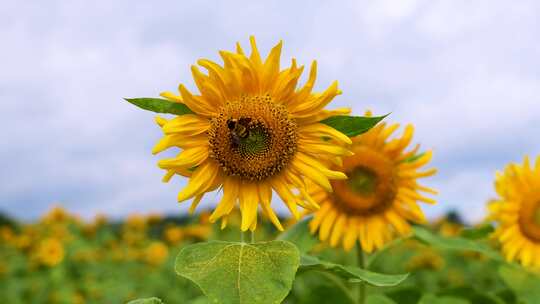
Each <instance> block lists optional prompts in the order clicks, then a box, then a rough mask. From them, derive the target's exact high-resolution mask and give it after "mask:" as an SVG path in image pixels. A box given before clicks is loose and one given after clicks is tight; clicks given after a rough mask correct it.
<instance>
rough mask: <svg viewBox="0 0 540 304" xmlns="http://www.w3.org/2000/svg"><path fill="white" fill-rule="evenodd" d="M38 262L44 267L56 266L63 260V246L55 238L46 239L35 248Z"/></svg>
mask: <svg viewBox="0 0 540 304" xmlns="http://www.w3.org/2000/svg"><path fill="white" fill-rule="evenodd" d="M36 258H37V260H38V262H40V263H41V264H43V265H46V266H50V267H53V266H56V265H58V264H60V263H61V262H62V260H63V259H64V246H63V245H62V243H61V242H60V241H59V240H57V239H55V238H47V239H44V240H42V241H41V242H40V244H39V246H38V248H37V256H36Z"/></svg>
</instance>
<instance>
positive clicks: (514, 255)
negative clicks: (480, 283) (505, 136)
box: [488, 156, 540, 269]
mask: <svg viewBox="0 0 540 304" xmlns="http://www.w3.org/2000/svg"><path fill="white" fill-rule="evenodd" d="M495 189H496V191H497V193H498V195H499V198H498V199H497V200H494V201H492V202H491V203H490V204H489V205H488V209H489V211H490V216H489V218H490V219H491V220H494V221H496V222H497V224H498V226H497V229H496V230H495V232H494V234H493V236H494V237H495V238H496V239H498V240H499V241H500V242H501V244H502V252H503V254H504V256H505V258H506V259H507V260H508V261H519V262H520V263H521V264H522V265H523V266H525V267H531V268H537V269H540V255H539V253H540V156H539V157H538V158H537V159H536V165H535V166H534V167H532V166H531V164H530V162H529V158H528V157H525V160H524V162H523V164H522V165H521V164H516V163H511V164H509V165H508V166H507V167H506V168H505V170H504V172H497V175H496V179H495Z"/></svg>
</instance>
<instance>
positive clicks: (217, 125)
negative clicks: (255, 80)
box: [208, 95, 298, 181]
mask: <svg viewBox="0 0 540 304" xmlns="http://www.w3.org/2000/svg"><path fill="white" fill-rule="evenodd" d="M297 129H298V127H297V125H296V123H295V122H294V121H293V120H292V119H290V118H289V113H288V111H287V108H286V107H285V106H284V105H281V104H278V103H275V102H274V101H273V100H272V98H271V96H270V95H264V96H242V97H241V98H240V99H239V100H237V101H232V102H228V103H227V104H226V105H225V106H224V107H222V108H221V109H220V111H219V115H218V116H217V117H215V118H214V119H212V125H211V127H210V130H209V133H208V134H209V143H210V151H211V153H210V157H211V158H212V159H214V160H215V161H217V162H218V163H219V165H220V166H221V168H222V169H223V171H224V172H225V173H226V174H227V175H229V176H238V177H240V178H242V179H247V180H252V181H255V180H264V179H266V178H268V177H271V176H273V175H275V174H277V173H279V172H280V171H281V170H282V169H283V168H285V167H286V166H287V164H288V163H289V162H290V161H291V159H292V158H293V156H294V154H295V153H296V150H297V141H298V134H297V133H298V131H297Z"/></svg>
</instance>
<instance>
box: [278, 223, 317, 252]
mask: <svg viewBox="0 0 540 304" xmlns="http://www.w3.org/2000/svg"><path fill="white" fill-rule="evenodd" d="M310 221H311V217H308V218H305V219H303V220H301V221H299V222H298V223H296V224H294V225H293V226H292V227H290V228H288V229H287V230H286V231H285V232H283V233H282V234H281V235H279V237H278V238H277V239H278V240H282V241H288V242H291V243H293V244H295V245H296V247H297V248H298V250H300V253H307V252H309V251H310V250H311V249H313V247H314V246H315V245H317V243H319V240H318V239H317V238H316V237H315V236H314V235H312V234H311V233H310V232H309V222H310Z"/></svg>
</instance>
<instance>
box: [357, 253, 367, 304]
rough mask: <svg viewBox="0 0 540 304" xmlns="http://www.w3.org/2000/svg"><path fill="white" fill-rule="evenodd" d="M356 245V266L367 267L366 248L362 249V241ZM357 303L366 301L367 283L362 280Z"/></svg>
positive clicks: (363, 303)
mask: <svg viewBox="0 0 540 304" xmlns="http://www.w3.org/2000/svg"><path fill="white" fill-rule="evenodd" d="M357 244H358V245H357V246H356V266H357V267H358V268H361V269H365V268H366V256H365V254H364V250H362V245H361V244H360V242H358V243H357ZM356 303H357V304H365V303H366V283H365V282H361V283H359V285H358V288H357V302H356Z"/></svg>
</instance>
